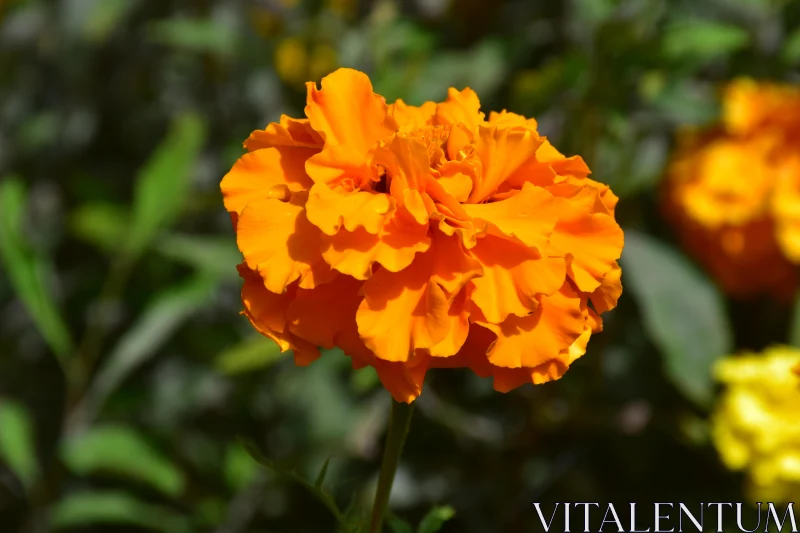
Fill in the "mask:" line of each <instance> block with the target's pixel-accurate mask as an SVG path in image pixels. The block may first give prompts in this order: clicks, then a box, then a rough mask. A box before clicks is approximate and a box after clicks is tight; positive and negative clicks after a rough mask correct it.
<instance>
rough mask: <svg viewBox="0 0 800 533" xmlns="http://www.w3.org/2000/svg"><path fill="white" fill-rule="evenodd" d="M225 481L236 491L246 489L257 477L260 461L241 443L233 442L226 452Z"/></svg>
mask: <svg viewBox="0 0 800 533" xmlns="http://www.w3.org/2000/svg"><path fill="white" fill-rule="evenodd" d="M223 471H224V474H225V481H226V482H227V483H228V486H229V487H230V488H231V489H232V490H235V491H240V490H242V489H244V488H245V487H246V486H247V485H248V484H250V482H251V481H253V479H255V477H256V474H257V473H258V463H256V462H255V461H254V460H253V458H252V457H250V454H248V453H247V452H246V451H245V449H244V448H242V446H241V444H240V443H238V442H232V443H231V444H229V445H228V450H227V452H226V453H225V466H224V467H223Z"/></svg>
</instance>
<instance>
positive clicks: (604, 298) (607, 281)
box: [589, 261, 622, 313]
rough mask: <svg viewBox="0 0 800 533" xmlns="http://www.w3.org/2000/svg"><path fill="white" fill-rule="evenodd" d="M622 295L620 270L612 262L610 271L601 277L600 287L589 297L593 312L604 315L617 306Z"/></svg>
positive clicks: (617, 265) (615, 263)
mask: <svg viewBox="0 0 800 533" xmlns="http://www.w3.org/2000/svg"><path fill="white" fill-rule="evenodd" d="M621 295H622V269H621V268H620V267H619V264H618V263H617V262H616V261H614V265H613V266H612V267H611V270H609V271H608V272H606V275H605V276H603V281H602V282H601V283H600V286H599V287H597V289H595V290H594V292H593V293H592V294H591V296H589V299H590V300H591V301H592V305H593V306H594V309H595V311H597V312H598V313H605V312H606V311H610V310H612V309H614V308H615V307H616V306H617V301H618V300H619V297H620V296H621Z"/></svg>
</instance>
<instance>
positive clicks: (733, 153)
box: [663, 79, 800, 298]
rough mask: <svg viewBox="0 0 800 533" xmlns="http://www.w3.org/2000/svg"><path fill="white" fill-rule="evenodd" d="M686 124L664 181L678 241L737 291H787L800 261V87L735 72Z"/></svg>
mask: <svg viewBox="0 0 800 533" xmlns="http://www.w3.org/2000/svg"><path fill="white" fill-rule="evenodd" d="M722 104H723V115H722V120H721V121H720V123H719V124H717V125H715V126H714V127H712V128H707V129H704V130H687V131H686V132H684V133H683V134H682V136H681V137H680V138H679V139H678V141H679V142H678V144H679V146H678V150H677V152H676V155H675V157H674V160H673V162H672V164H671V165H670V168H669V171H668V179H667V180H666V182H665V184H666V187H665V194H664V197H663V199H664V207H665V213H666V215H667V217H668V218H669V219H670V221H671V222H672V223H673V225H674V226H675V228H676V230H677V234H678V236H679V238H680V239H681V241H682V242H683V245H684V247H685V248H686V249H687V250H688V251H689V252H690V253H691V254H692V255H693V256H695V257H696V258H697V259H698V261H700V262H701V263H702V264H703V265H704V266H705V267H706V269H707V270H708V271H709V272H710V273H711V275H712V276H714V277H715V278H716V279H717V281H718V283H719V284H720V285H721V286H722V287H723V289H724V290H725V291H726V292H728V293H729V294H731V295H732V296H735V297H750V296H754V295H757V294H763V293H768V294H772V295H774V296H775V297H778V298H786V297H791V295H792V293H793V292H794V290H795V287H796V285H797V272H796V267H795V265H796V264H797V263H799V262H800V88H797V87H788V86H783V85H777V84H771V83H759V82H755V81H753V80H749V79H739V80H736V81H734V82H732V83H730V84H729V85H728V86H727V87H726V88H725V91H724V97H723V102H722Z"/></svg>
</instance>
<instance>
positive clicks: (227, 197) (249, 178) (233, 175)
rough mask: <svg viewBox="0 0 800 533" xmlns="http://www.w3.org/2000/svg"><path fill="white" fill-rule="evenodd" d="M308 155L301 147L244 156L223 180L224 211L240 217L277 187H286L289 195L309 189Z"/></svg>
mask: <svg viewBox="0 0 800 533" xmlns="http://www.w3.org/2000/svg"><path fill="white" fill-rule="evenodd" d="M309 155H310V152H309V151H308V150H306V149H304V148H301V149H296V148H285V147H281V148H265V149H263V150H257V151H255V152H250V153H247V154H244V155H243V156H242V157H240V158H239V160H238V161H237V162H236V163H235V164H234V165H233V168H231V170H230V172H228V173H227V174H226V175H225V177H224V178H222V183H221V184H220V189H221V190H222V198H223V201H224V203H225V209H227V210H228V211H230V212H233V213H238V214H241V212H242V209H244V207H245V206H246V205H247V204H248V203H249V202H251V201H253V200H257V199H266V198H270V197H271V191H272V189H273V187H276V186H277V187H280V186H285V187H286V188H287V189H288V191H289V192H293V191H294V192H297V191H302V190H305V189H308V188H309V187H310V186H311V185H313V182H312V181H311V179H310V178H309V177H308V176H307V175H306V172H305V168H304V165H305V160H306V158H307V157H308V156H309Z"/></svg>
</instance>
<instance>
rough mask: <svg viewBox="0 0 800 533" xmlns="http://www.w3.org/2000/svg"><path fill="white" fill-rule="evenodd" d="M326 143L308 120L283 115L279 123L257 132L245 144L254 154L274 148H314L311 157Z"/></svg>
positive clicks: (273, 123)
mask: <svg viewBox="0 0 800 533" xmlns="http://www.w3.org/2000/svg"><path fill="white" fill-rule="evenodd" d="M323 143H324V141H323V139H322V136H320V134H319V133H317V132H316V131H314V128H312V127H311V122H310V121H309V120H308V119H304V118H301V119H297V118H291V117H289V116H287V115H281V121H280V122H279V123H276V122H272V123H271V124H269V125H267V127H266V128H265V129H263V130H255V131H254V132H253V133H251V134H250V137H248V138H247V140H246V141H245V142H244V147H245V148H246V149H247V150H248V151H250V152H252V151H254V150H261V149H262V148H271V147H274V146H285V147H305V148H313V149H314V151H313V152H312V154H311V155H313V154H314V153H316V152H317V151H319V149H321V148H322V145H323Z"/></svg>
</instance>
